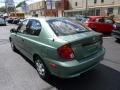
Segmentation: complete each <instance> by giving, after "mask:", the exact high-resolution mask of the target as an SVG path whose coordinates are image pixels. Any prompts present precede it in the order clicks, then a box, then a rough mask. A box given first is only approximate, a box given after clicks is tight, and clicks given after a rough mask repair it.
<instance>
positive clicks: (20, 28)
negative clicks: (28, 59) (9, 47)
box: [15, 20, 28, 53]
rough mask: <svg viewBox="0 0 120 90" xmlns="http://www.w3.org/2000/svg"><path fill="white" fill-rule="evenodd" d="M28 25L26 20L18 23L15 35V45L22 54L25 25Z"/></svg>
mask: <svg viewBox="0 0 120 90" xmlns="http://www.w3.org/2000/svg"><path fill="white" fill-rule="evenodd" d="M27 23H28V20H24V21H23V22H21V23H20V25H19V26H18V28H17V30H18V32H17V33H16V35H15V44H16V47H17V48H18V50H20V51H21V52H22V53H25V51H24V48H23V44H24V37H23V34H24V31H25V30H26V25H27Z"/></svg>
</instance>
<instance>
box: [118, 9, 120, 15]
mask: <svg viewBox="0 0 120 90" xmlns="http://www.w3.org/2000/svg"><path fill="white" fill-rule="evenodd" d="M118 14H119V15H120V7H118Z"/></svg>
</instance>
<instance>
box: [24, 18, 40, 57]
mask: <svg viewBox="0 0 120 90" xmlns="http://www.w3.org/2000/svg"><path fill="white" fill-rule="evenodd" d="M40 31H41V24H40V22H39V21H38V20H35V19H30V20H29V22H28V24H27V26H26V30H25V31H24V34H23V37H24V38H23V39H24V42H23V49H24V51H25V54H26V56H27V57H28V58H29V59H32V55H33V53H34V52H36V51H37V50H36V49H37V47H38V46H37V45H38V44H37V42H39V40H40V38H39V34H40Z"/></svg>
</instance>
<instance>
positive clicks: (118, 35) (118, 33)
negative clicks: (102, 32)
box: [112, 30, 120, 39]
mask: <svg viewBox="0 0 120 90" xmlns="http://www.w3.org/2000/svg"><path fill="white" fill-rule="evenodd" d="M112 36H113V37H115V38H118V39H120V31H118V30H113V31H112Z"/></svg>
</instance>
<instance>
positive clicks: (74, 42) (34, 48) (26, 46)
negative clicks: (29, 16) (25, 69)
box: [10, 19, 105, 78]
mask: <svg viewBox="0 0 120 90" xmlns="http://www.w3.org/2000/svg"><path fill="white" fill-rule="evenodd" d="M37 20H39V21H40V22H41V25H42V29H41V32H40V35H39V36H32V35H26V34H22V33H11V35H10V38H11V39H12V40H13V41H14V43H15V46H16V47H17V49H18V50H20V51H21V52H22V53H23V54H24V55H25V56H27V57H28V58H29V59H30V60H32V61H33V55H34V54H37V55H39V56H40V57H41V58H42V60H43V62H44V63H45V65H46V66H47V68H48V70H49V71H50V73H51V74H52V75H56V76H58V77H62V78H71V77H75V76H78V75H80V74H81V73H83V72H85V71H87V70H89V69H91V68H92V67H94V66H95V65H96V64H98V63H99V62H100V61H101V60H102V59H103V56H104V54H105V50H104V48H103V47H102V45H101V44H100V42H97V43H95V44H92V45H89V46H85V47H83V46H82V42H83V41H86V42H90V40H91V39H94V38H93V37H95V39H96V40H99V38H101V34H99V33H96V32H94V31H90V32H84V33H79V34H74V35H68V36H56V35H55V33H54V32H53V30H52V29H51V28H50V26H49V25H48V24H47V22H46V21H45V20H44V19H37ZM22 39H24V41H22ZM78 41H80V42H78ZM66 44H70V45H71V47H72V49H73V52H74V54H75V57H74V58H73V59H71V60H63V59H62V58H60V57H59V55H58V54H57V49H58V48H59V47H61V46H63V45H66ZM94 47H96V48H94ZM50 64H55V65H56V68H53V67H51V66H50Z"/></svg>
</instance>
